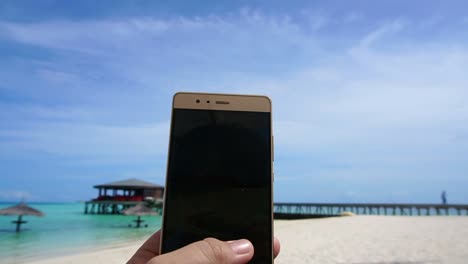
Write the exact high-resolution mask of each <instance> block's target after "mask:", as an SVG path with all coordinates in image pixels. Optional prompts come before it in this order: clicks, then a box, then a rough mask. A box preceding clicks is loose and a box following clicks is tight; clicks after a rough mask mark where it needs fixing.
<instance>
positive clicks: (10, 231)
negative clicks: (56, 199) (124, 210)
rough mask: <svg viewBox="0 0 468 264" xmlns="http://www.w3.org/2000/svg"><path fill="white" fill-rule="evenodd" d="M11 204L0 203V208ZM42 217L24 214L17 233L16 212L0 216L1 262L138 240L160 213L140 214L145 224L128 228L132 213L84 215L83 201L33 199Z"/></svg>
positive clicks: (158, 220)
mask: <svg viewBox="0 0 468 264" xmlns="http://www.w3.org/2000/svg"><path fill="white" fill-rule="evenodd" d="M10 205H13V204H6V203H1V204H0V208H4V207H8V206H10ZM30 206H32V207H34V208H36V209H39V210H41V211H42V212H44V213H45V216H44V217H34V216H25V217H23V220H26V221H28V223H27V224H25V225H22V231H21V232H20V233H16V232H15V225H14V224H12V223H11V221H13V220H16V218H17V217H16V216H0V263H16V262H21V260H24V259H30V258H34V257H45V256H50V255H62V254H67V253H71V252H80V251H82V250H84V249H89V248H104V247H110V246H113V245H115V244H120V243H126V242H129V241H135V240H141V239H144V238H146V237H148V236H149V235H151V234H152V233H153V232H154V231H156V230H158V229H159V228H160V226H161V217H160V216H147V217H142V218H143V219H144V220H145V221H146V222H145V224H148V228H139V229H137V228H129V227H128V225H129V224H130V223H132V220H134V219H135V217H132V216H123V215H85V214H83V209H84V204H82V203H56V204H51V203H36V204H34V203H32V204H30Z"/></svg>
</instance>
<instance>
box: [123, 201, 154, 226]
mask: <svg viewBox="0 0 468 264" xmlns="http://www.w3.org/2000/svg"><path fill="white" fill-rule="evenodd" d="M122 213H123V214H124V215H135V216H137V217H138V218H137V219H136V220H133V221H134V222H136V227H137V228H139V227H140V225H141V223H143V222H144V220H141V217H142V216H144V215H157V214H158V213H156V212H155V211H153V209H151V208H149V207H146V206H145V205H144V204H143V203H139V204H137V205H135V206H134V207H130V208H128V209H125V210H123V211H122Z"/></svg>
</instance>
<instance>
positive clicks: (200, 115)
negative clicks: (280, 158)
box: [160, 93, 273, 264]
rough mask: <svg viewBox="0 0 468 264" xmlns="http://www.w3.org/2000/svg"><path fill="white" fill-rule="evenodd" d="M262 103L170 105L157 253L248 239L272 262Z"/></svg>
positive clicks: (266, 109) (187, 98)
mask: <svg viewBox="0 0 468 264" xmlns="http://www.w3.org/2000/svg"><path fill="white" fill-rule="evenodd" d="M271 120H272V118H271V101H270V99H269V98H268V97H266V96H253V95H227V94H203V93H177V94H175V96H174V98H173V107H172V118H171V129H170V140H169V155H168V165H167V177H166V190H165V197H164V208H163V224H162V236H161V249H160V252H161V253H167V252H170V251H173V250H176V249H178V248H181V247H184V246H186V245H188V244H190V243H193V242H196V241H199V240H203V239H205V238H207V237H214V238H217V239H219V240H223V241H229V240H236V239H241V238H246V239H248V240H250V242H252V244H253V245H254V249H255V253H254V257H253V259H252V260H251V262H250V263H268V264H270V263H273V198H272V197H273V136H272V124H271V123H272V121H271Z"/></svg>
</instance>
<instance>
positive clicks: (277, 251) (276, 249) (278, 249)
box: [273, 237, 281, 258]
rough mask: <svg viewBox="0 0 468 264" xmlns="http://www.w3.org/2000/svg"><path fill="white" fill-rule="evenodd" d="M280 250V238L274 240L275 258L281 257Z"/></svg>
mask: <svg viewBox="0 0 468 264" xmlns="http://www.w3.org/2000/svg"><path fill="white" fill-rule="evenodd" d="M280 249H281V246H280V242H279V240H278V238H276V237H275V239H274V240H273V256H275V258H276V257H277V256H278V255H279V253H280Z"/></svg>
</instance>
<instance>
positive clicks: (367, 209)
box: [274, 203, 468, 219]
mask: <svg viewBox="0 0 468 264" xmlns="http://www.w3.org/2000/svg"><path fill="white" fill-rule="evenodd" d="M343 212H351V213H354V214H357V215H408V216H422V215H426V216H428V215H459V216H461V215H465V216H468V204H445V205H444V204H387V203H383V204H374V203H369V204H365V203H275V204H274V214H275V218H276V219H300V218H315V217H326V216H339V215H341V214H342V213H343Z"/></svg>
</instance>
